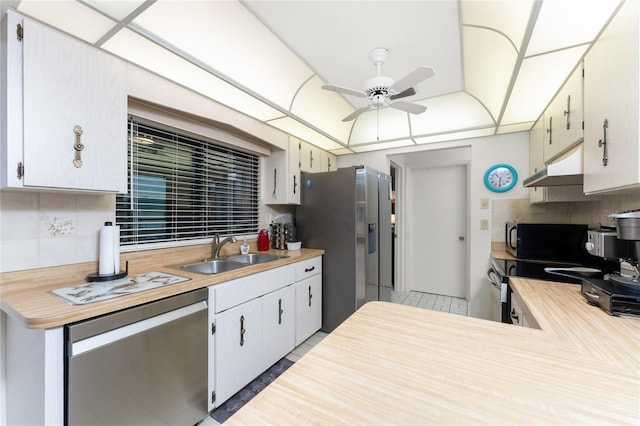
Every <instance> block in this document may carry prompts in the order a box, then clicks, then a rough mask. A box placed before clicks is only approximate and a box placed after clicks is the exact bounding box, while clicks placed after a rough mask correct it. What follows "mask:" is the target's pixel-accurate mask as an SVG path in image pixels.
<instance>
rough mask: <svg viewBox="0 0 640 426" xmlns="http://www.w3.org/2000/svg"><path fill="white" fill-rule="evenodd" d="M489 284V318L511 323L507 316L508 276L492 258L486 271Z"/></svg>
mask: <svg viewBox="0 0 640 426" xmlns="http://www.w3.org/2000/svg"><path fill="white" fill-rule="evenodd" d="M487 278H488V280H489V283H490V284H491V320H492V321H497V322H504V323H508V324H511V320H510V318H509V303H508V302H509V294H508V291H509V277H508V276H506V275H505V274H504V273H503V272H502V271H501V270H500V269H499V267H498V265H496V264H495V262H494V261H493V260H492V262H491V266H490V267H489V270H488V271H487Z"/></svg>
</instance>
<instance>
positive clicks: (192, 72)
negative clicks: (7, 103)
mask: <svg viewBox="0 0 640 426" xmlns="http://www.w3.org/2000/svg"><path fill="white" fill-rule="evenodd" d="M620 3H621V1H620V0H597V1H596V0H592V1H584V0H469V1H454V0H442V1H434V0H424V1H286V0H284V1H283V0H279V1H262V0H259V1H253V0H246V1H232V0H229V1H220V0H218V1H213V0H210V1H206V0H200V1H190V0H157V1H156V0H146V1H145V0H124V1H108V0H78V1H73V0H49V1H34V0H23V1H10V2H7V3H5V6H4V7H6V5H9V6H11V7H14V8H16V9H17V10H18V11H19V12H21V13H24V14H25V15H28V16H31V17H33V18H36V19H38V20H40V21H43V22H45V23H48V24H49V25H51V26H53V27H56V28H59V29H61V30H63V31H65V32H67V33H69V34H71V35H74V36H76V37H78V38H81V39H83V40H85V41H87V42H89V43H91V44H94V45H95V46H98V47H100V48H102V49H105V50H107V51H110V52H112V53H114V54H115V55H118V56H120V57H122V58H124V59H127V60H129V61H131V62H133V63H135V64H138V65H140V66H142V67H143V68H146V69H149V70H151V71H153V72H155V73H157V74H159V75H162V76H164V77H166V78H168V79H170V80H173V81H175V82H177V83H179V84H181V85H183V86H186V87H189V88H191V89H193V90H195V91H197V92H200V93H202V94H203V95H205V96H207V97H210V98H211V99H214V100H216V101H218V102H220V103H223V104H226V105H228V106H230V107H232V108H234V109H237V110H239V111H242V112H244V113H245V114H247V115H249V116H252V117H254V118H256V119H258V120H260V121H263V122H266V123H269V124H270V125H272V126H274V127H276V128H279V129H281V130H283V131H285V132H287V133H290V134H292V135H294V136H297V137H299V138H301V139H304V140H306V141H308V142H310V143H313V144H315V145H317V146H320V147H321V148H323V149H326V150H329V151H331V152H334V153H336V154H344V153H351V152H362V151H370V150H376V149H385V148H391V147H397V146H407V145H416V144H425V143H431V142H437V141H443V140H451V139H461V138H467V137H478V136H484V135H492V134H497V133H507V132H513V131H522V130H528V129H530V128H531V126H532V125H533V123H534V122H535V120H537V118H538V117H539V116H540V114H541V113H542V111H543V109H544V108H545V107H546V105H547V104H548V103H549V101H550V100H551V98H552V97H553V95H554V94H555V93H556V92H557V90H558V89H559V88H560V86H561V85H562V83H563V82H564V81H565V79H566V78H567V77H568V76H569V74H570V73H571V72H572V70H573V69H574V68H575V67H576V66H577V65H578V64H579V62H580V60H581V58H582V57H583V55H584V54H585V52H586V51H587V50H588V48H589V46H590V45H591V43H592V42H593V41H594V40H595V39H596V37H597V36H598V34H599V33H600V31H601V30H602V28H603V27H604V26H605V25H606V23H607V22H608V20H609V19H610V18H611V16H612V14H614V13H615V12H616V10H617V8H618V7H619V4H620ZM2 12H3V14H4V10H3V11H2ZM376 47H386V48H388V49H389V57H388V59H387V60H386V62H385V63H384V64H383V65H382V74H383V75H387V76H389V77H392V78H393V79H395V80H396V81H397V80H398V79H400V78H401V77H403V76H405V75H406V74H408V73H409V72H410V71H413V70H414V69H416V68H417V67H418V66H422V65H427V66H430V67H432V68H433V69H434V71H435V75H434V77H432V78H430V79H427V80H425V81H424V82H422V83H420V84H418V85H417V86H416V87H415V89H416V92H417V93H416V94H415V95H413V96H411V97H407V98H404V99H403V100H405V101H410V102H415V103H418V104H421V105H424V106H426V107H427V111H426V112H424V113H422V114H419V115H412V114H408V113H405V112H403V111H400V110H397V109H393V108H388V107H384V108H380V109H375V108H374V109H371V110H370V111H367V112H365V113H363V114H361V115H360V116H359V117H358V118H357V119H356V120H354V121H351V122H343V121H342V118H344V117H345V116H347V115H349V114H351V113H352V112H353V111H354V110H355V109H356V108H360V107H362V106H365V105H366V104H364V103H363V102H364V100H363V99H361V98H354V97H350V96H348V95H347V96H343V95H340V94H338V93H335V92H330V91H326V90H323V89H322V88H321V86H322V85H323V84H326V83H333V84H336V85H339V86H344V87H349V88H353V89H356V90H362V89H364V84H365V81H366V80H367V79H368V78H371V77H373V76H375V75H376V67H375V66H374V65H373V64H372V63H371V62H370V61H369V59H368V54H369V51H371V50H372V49H374V48H376Z"/></svg>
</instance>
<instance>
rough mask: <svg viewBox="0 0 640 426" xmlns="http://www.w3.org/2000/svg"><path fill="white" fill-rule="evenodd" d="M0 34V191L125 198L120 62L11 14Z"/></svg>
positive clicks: (123, 91)
mask: <svg viewBox="0 0 640 426" xmlns="http://www.w3.org/2000/svg"><path fill="white" fill-rule="evenodd" d="M19 32H21V35H19ZM2 34H3V38H5V39H6V43H3V49H6V51H3V52H2V56H3V70H5V69H6V71H7V73H6V79H7V80H6V82H3V83H4V84H6V85H7V86H6V87H7V103H6V104H5V106H4V108H3V109H4V111H3V118H4V117H6V120H7V121H6V130H3V132H2V147H3V150H6V152H7V156H6V164H3V169H5V172H4V173H3V175H2V187H12V188H40V189H42V188H55V189H66V190H77V191H91V192H94V191H96V192H126V190H127V95H126V80H125V79H126V65H125V63H124V62H122V61H121V60H119V59H117V58H116V57H114V56H112V55H109V54H107V53H105V52H103V51H101V50H99V49H97V48H94V47H92V46H90V45H88V44H86V43H84V42H82V41H79V40H77V39H74V38H72V37H70V36H67V35H65V34H62V33H60V32H58V31H55V30H52V29H50V28H49V27H47V26H45V25H42V24H40V23H38V22H35V21H32V20H29V19H27V18H24V17H22V16H21V15H19V14H17V13H14V12H11V11H9V12H8V14H7V17H6V19H5V21H4V23H3V31H2Z"/></svg>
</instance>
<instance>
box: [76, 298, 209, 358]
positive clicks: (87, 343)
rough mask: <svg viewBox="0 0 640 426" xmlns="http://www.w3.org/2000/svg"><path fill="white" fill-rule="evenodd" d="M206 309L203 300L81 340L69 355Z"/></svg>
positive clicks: (90, 349)
mask: <svg viewBox="0 0 640 426" xmlns="http://www.w3.org/2000/svg"><path fill="white" fill-rule="evenodd" d="M206 309H207V302H206V301H204V300H203V301H200V302H197V303H193V304H191V305H188V306H184V307H182V308H179V309H175V310H173V311H169V312H166V313H164V314H160V315H156V316H154V317H151V318H147V319H144V320H142V321H138V322H134V323H132V324H128V325H125V326H123V327H120V328H116V329H114V330H110V331H107V332H105V333H101V334H98V335H95V336H92V337H88V338H86V339H83V340H79V341H77V342H74V343H73V344H72V345H71V353H70V354H69V356H71V357H74V356H79V355H82V354H83V353H85V352H89V351H92V350H94V349H97V348H100V347H102V346H106V345H109V344H111V343H113V342H116V341H118V340H122V339H126V338H127V337H130V336H133V335H135V334H139V333H142V332H145V331H147V330H151V329H152V328H155V327H159V326H161V325H163V324H167V323H169V322H171V321H176V320H178V319H180V318H184V317H187V316H189V315H192V314H195V313H197V312H201V311H204V310H206Z"/></svg>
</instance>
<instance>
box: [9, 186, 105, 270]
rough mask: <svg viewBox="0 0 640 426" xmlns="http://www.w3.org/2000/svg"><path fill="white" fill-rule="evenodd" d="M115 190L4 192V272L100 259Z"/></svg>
mask: <svg viewBox="0 0 640 426" xmlns="http://www.w3.org/2000/svg"><path fill="white" fill-rule="evenodd" d="M114 206H115V195H113V194H105V195H101V194H99V195H76V194H66V193H57V192H56V193H36V192H8V191H2V192H0V272H9V271H18V270H23V269H32V268H42V267H46V266H55V265H66V264H71V263H80V262H90V261H95V260H97V259H98V244H99V238H100V227H101V226H102V224H103V223H104V222H105V221H114V220H115V212H114Z"/></svg>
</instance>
